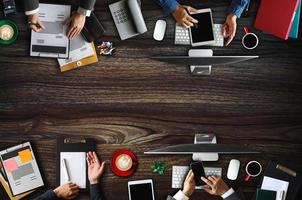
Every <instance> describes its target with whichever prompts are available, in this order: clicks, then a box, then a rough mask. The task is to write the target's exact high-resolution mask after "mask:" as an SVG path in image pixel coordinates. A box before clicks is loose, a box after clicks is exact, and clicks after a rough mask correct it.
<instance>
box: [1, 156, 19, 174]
mask: <svg viewBox="0 0 302 200" xmlns="http://www.w3.org/2000/svg"><path fill="white" fill-rule="evenodd" d="M3 165H4V168H5V169H6V170H7V171H9V172H13V171H15V170H17V169H18V164H17V162H16V160H15V159H14V158H12V159H9V160H6V161H4V162H3Z"/></svg>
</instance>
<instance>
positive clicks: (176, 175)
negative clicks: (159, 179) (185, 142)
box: [172, 166, 222, 189]
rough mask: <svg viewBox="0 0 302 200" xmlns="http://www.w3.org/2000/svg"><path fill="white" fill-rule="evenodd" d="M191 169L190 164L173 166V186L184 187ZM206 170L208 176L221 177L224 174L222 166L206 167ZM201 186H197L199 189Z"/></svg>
mask: <svg viewBox="0 0 302 200" xmlns="http://www.w3.org/2000/svg"><path fill="white" fill-rule="evenodd" d="M189 169H190V167H189V166H172V188H182V186H183V182H184V180H185V178H186V176H187V173H188V172H189ZM204 171H205V175H206V176H219V177H221V175H222V168H219V167H205V168H204ZM200 188H201V187H197V189H200Z"/></svg>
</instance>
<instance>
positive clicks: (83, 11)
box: [78, 7, 91, 17]
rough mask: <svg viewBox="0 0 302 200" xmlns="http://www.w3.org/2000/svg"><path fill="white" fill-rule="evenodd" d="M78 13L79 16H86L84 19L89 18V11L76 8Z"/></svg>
mask: <svg viewBox="0 0 302 200" xmlns="http://www.w3.org/2000/svg"><path fill="white" fill-rule="evenodd" d="M78 13H80V14H82V15H84V16H86V17H90V15H91V10H87V9H85V8H82V7H79V8H78Z"/></svg>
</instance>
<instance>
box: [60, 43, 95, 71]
mask: <svg viewBox="0 0 302 200" xmlns="http://www.w3.org/2000/svg"><path fill="white" fill-rule="evenodd" d="M91 46H92V48H93V51H94V54H93V55H92V56H88V57H86V58H83V59H81V60H78V61H74V62H72V63H69V64H67V65H62V66H61V67H60V70H61V72H66V71H69V70H72V69H76V68H78V67H82V66H86V65H90V64H92V63H96V62H98V61H99V60H98V56H97V53H96V50H95V46H94V44H93V42H92V43H91Z"/></svg>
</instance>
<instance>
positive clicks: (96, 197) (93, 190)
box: [90, 183, 102, 200]
mask: <svg viewBox="0 0 302 200" xmlns="http://www.w3.org/2000/svg"><path fill="white" fill-rule="evenodd" d="M90 199H91V200H101V199H102V189H101V184H100V183H97V184H91V185H90Z"/></svg>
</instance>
